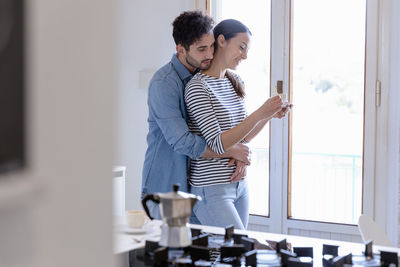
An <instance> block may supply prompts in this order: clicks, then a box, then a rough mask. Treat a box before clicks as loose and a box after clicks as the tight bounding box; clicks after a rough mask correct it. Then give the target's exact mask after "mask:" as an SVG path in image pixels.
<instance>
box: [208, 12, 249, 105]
mask: <svg viewBox="0 0 400 267" xmlns="http://www.w3.org/2000/svg"><path fill="white" fill-rule="evenodd" d="M242 32H245V33H248V34H249V35H251V31H250V30H249V28H247V26H246V25H244V24H243V23H241V22H240V21H238V20H235V19H226V20H223V21H221V22H220V23H218V24H217V25H216V26H215V28H214V38H215V45H214V51H216V50H217V49H218V45H217V38H218V36H220V35H221V34H222V35H223V36H224V38H225V40H227V41H228V40H229V39H231V38H233V37H235V36H236V35H237V34H238V33H242ZM225 75H226V77H227V78H228V79H229V81H230V82H231V83H232V86H233V89H235V92H236V94H237V95H238V96H239V97H241V98H244V97H245V92H244V84H243V83H242V82H241V81H239V80H238V79H237V77H236V76H235V75H234V74H233V73H232V72H231V71H228V70H227V71H226V74H225Z"/></svg>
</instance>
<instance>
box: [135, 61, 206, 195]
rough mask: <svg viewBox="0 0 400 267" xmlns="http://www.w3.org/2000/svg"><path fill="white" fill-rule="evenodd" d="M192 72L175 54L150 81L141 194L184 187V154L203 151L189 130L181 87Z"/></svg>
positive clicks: (200, 139)
mask: <svg viewBox="0 0 400 267" xmlns="http://www.w3.org/2000/svg"><path fill="white" fill-rule="evenodd" d="M192 76H193V75H192V74H191V73H190V72H189V71H188V70H187V69H186V67H185V66H184V65H183V64H182V63H181V62H180V61H179V59H178V58H177V56H176V54H174V55H173V56H172V59H171V61H170V62H169V63H168V64H166V65H165V66H163V67H162V68H160V69H159V70H158V71H157V72H156V73H155V74H154V76H153V78H152V79H151V81H150V86H149V90H148V98H147V103H148V107H149V117H148V120H147V121H148V125H149V132H148V134H147V145H148V147H147V151H146V155H145V160H144V166H143V173H142V197H143V196H144V194H148V193H155V192H169V191H172V185H173V184H175V183H180V184H181V187H180V188H179V190H180V191H186V192H187V191H188V181H187V167H188V163H187V161H188V158H187V157H190V158H192V159H197V158H200V157H201V156H202V155H203V154H204V152H205V151H206V141H205V140H204V138H203V137H200V136H198V135H194V134H192V133H190V132H189V128H188V126H187V122H186V120H187V113H186V107H185V101H184V96H183V94H184V89H185V86H186V84H187V82H188V81H189V80H190V79H191V78H192Z"/></svg>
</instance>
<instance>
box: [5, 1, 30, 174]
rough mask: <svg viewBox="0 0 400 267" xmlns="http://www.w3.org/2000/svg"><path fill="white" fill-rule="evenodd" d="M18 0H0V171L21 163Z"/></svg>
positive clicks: (20, 3)
mask: <svg viewBox="0 0 400 267" xmlns="http://www.w3.org/2000/svg"><path fill="white" fill-rule="evenodd" d="M24 76H25V75H24V14H23V1H22V0H0V173H4V172H9V171H13V170H16V169H20V168H22V167H23V166H24V165H25V121H24V84H25V83H24Z"/></svg>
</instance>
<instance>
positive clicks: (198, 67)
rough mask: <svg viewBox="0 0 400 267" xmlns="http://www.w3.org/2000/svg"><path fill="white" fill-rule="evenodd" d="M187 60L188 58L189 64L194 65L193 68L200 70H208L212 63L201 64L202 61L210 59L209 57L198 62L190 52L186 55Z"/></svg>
mask: <svg viewBox="0 0 400 267" xmlns="http://www.w3.org/2000/svg"><path fill="white" fill-rule="evenodd" d="M185 60H186V63H187V64H188V65H189V66H191V67H193V68H195V69H200V70H206V69H208V68H209V67H210V65H211V64H208V65H206V66H204V67H203V66H202V65H201V63H203V62H206V61H209V59H206V60H203V61H202V62H200V63H199V62H197V61H196V60H195V59H194V58H192V57H191V56H189V54H186V57H185Z"/></svg>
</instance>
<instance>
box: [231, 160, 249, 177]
mask: <svg viewBox="0 0 400 267" xmlns="http://www.w3.org/2000/svg"><path fill="white" fill-rule="evenodd" d="M232 165H236V171H235V172H234V173H233V174H232V176H231V183H233V182H236V181H239V180H241V179H243V178H244V177H246V173H247V165H246V164H245V163H244V162H242V161H238V160H235V159H231V160H230V161H229V163H228V166H232Z"/></svg>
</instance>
